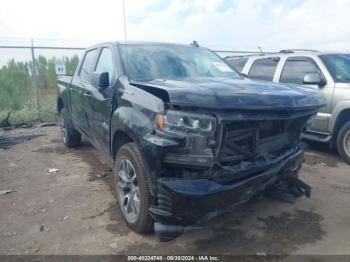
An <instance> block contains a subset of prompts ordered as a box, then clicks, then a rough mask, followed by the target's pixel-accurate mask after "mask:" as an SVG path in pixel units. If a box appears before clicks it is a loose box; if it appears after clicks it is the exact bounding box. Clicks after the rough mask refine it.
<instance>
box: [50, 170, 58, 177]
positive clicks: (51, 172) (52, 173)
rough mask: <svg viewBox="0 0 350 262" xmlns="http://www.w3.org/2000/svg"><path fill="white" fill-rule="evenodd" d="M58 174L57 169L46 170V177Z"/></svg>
mask: <svg viewBox="0 0 350 262" xmlns="http://www.w3.org/2000/svg"><path fill="white" fill-rule="evenodd" d="M57 172H58V168H49V169H48V175H49V176H50V175H54V174H56V173H57Z"/></svg>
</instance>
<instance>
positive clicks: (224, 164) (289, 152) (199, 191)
mask: <svg viewBox="0 0 350 262" xmlns="http://www.w3.org/2000/svg"><path fill="white" fill-rule="evenodd" d="M315 113H316V111H315V110H299V111H290V110H285V111H282V110H276V111H264V110H260V111H247V110H246V111H237V110H236V111H227V110H226V111H215V112H212V111H210V112H204V113H203V112H202V111H201V112H200V113H190V114H189V113H184V112H181V111H170V110H169V111H168V113H167V114H166V115H164V116H157V132H156V133H155V134H153V135H147V136H145V137H144V139H145V140H147V141H148V143H149V144H152V145H154V146H155V147H156V148H157V150H158V151H160V152H161V153H160V154H159V155H160V156H161V158H162V159H161V163H162V164H161V167H160V170H159V172H160V175H159V176H158V179H157V186H156V203H155V204H154V205H152V206H151V207H150V209H149V212H150V214H151V215H152V217H153V219H154V220H155V232H156V235H157V236H158V238H159V239H160V240H162V241H166V240H170V239H172V238H174V237H176V236H177V235H179V234H181V233H184V232H186V231H187V230H191V229H194V228H197V227H200V226H201V225H203V224H204V223H205V222H206V221H208V220H209V219H211V218H213V217H216V216H218V215H220V214H223V213H226V212H229V211H230V210H232V209H233V208H234V207H236V206H238V205H241V204H242V203H244V202H247V201H248V200H249V199H251V198H252V197H254V196H257V195H259V194H263V193H266V194H267V195H269V196H271V197H275V198H278V199H281V200H284V201H287V202H290V203H293V202H294V201H295V198H297V197H300V196H303V195H306V196H307V197H309V196H310V193H311V188H310V187H309V186H308V185H306V184H305V183H303V182H302V181H300V180H299V179H298V177H297V173H298V172H299V170H300V168H301V166H302V163H303V152H304V147H303V144H302V142H301V140H300V135H301V132H302V130H303V129H304V127H305V125H306V123H307V121H308V119H309V117H310V116H311V115H313V114H315Z"/></svg>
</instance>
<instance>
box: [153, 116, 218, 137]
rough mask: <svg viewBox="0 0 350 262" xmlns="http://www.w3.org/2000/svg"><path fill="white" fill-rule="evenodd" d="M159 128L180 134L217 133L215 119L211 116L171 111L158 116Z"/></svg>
mask: <svg viewBox="0 0 350 262" xmlns="http://www.w3.org/2000/svg"><path fill="white" fill-rule="evenodd" d="M156 122H157V127H158V128H160V129H163V130H169V131H180V132H205V133H211V132H214V131H215V118H214V117H212V116H210V115H204V114H197V113H187V112H181V111H172V110H169V111H167V112H166V114H165V115H162V114H158V115H157V121H156Z"/></svg>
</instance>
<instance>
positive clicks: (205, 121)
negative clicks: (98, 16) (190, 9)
mask: <svg viewBox="0 0 350 262" xmlns="http://www.w3.org/2000/svg"><path fill="white" fill-rule="evenodd" d="M58 88H59V95H58V99H57V110H58V113H59V116H60V129H61V137H62V141H63V143H64V144H65V145H66V146H68V147H74V146H78V145H79V144H80V141H81V136H84V137H85V138H86V139H87V140H88V141H90V142H91V144H92V145H93V146H95V147H96V148H97V149H98V150H99V151H100V152H101V154H102V155H104V156H105V157H106V158H107V159H108V160H109V161H110V163H111V164H112V165H114V170H115V171H114V178H115V189H116V195H117V202H118V204H119V207H120V210H121V213H122V215H123V217H124V219H125V221H126V223H127V225H128V226H129V227H130V228H132V229H133V230H135V231H136V232H139V233H145V232H148V231H150V230H151V229H152V226H153V225H154V230H155V233H156V234H157V236H158V237H159V239H160V240H169V239H172V238H173V237H176V236H177V235H178V234H180V233H182V232H184V231H186V230H189V229H193V228H196V227H197V226H200V225H202V224H203V223H204V222H205V221H207V220H209V219H210V218H212V217H215V216H217V215H219V214H222V213H225V212H227V211H229V210H231V209H232V208H234V207H235V206H237V205H239V204H242V203H244V202H246V201H248V200H249V199H251V198H252V197H254V196H256V195H258V194H262V193H264V192H269V194H270V195H271V196H277V197H279V198H281V199H284V200H286V201H289V202H293V201H294V200H295V198H296V197H299V196H302V195H304V194H305V195H306V196H310V188H309V187H308V186H307V185H306V184H304V183H303V182H302V181H300V180H299V179H298V178H297V173H298V171H299V170H300V168H301V165H302V162H303V160H302V159H303V146H302V143H301V142H300V134H301V132H302V130H303V128H304V127H305V125H306V123H307V121H308V119H309V118H310V117H311V116H312V115H314V114H316V112H317V110H318V109H319V108H320V107H321V106H323V105H324V102H325V101H324V98H323V96H322V95H321V94H320V93H319V92H318V91H317V90H313V89H309V88H303V87H298V86H285V85H280V84H274V83H267V82H266V83H262V82H255V81H252V80H249V79H246V78H243V77H241V76H240V75H239V74H238V73H237V72H235V71H234V70H232V69H231V68H230V67H229V66H228V65H227V64H226V63H225V61H224V60H222V59H221V58H220V57H219V56H217V55H216V54H215V53H213V52H211V51H209V50H208V49H205V48H200V47H196V46H186V45H177V44H158V43H128V44H127V45H126V44H124V43H118V42H116V43H103V44H99V45H95V46H92V47H90V48H88V49H87V50H86V52H85V55H84V57H83V59H82V60H81V61H80V63H79V65H78V67H77V70H76V72H75V74H74V76H73V77H69V76H62V77H59V78H58Z"/></svg>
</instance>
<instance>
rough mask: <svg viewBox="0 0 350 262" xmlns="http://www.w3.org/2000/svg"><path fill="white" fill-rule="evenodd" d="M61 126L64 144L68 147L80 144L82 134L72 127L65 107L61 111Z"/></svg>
mask: <svg viewBox="0 0 350 262" xmlns="http://www.w3.org/2000/svg"><path fill="white" fill-rule="evenodd" d="M59 126H60V134H61V140H62V142H63V144H65V145H66V146H67V147H76V146H79V145H80V143H81V135H80V133H79V132H78V131H77V130H75V129H74V128H73V127H72V124H71V122H70V120H69V118H68V116H67V111H66V109H65V108H62V109H61V111H60V115H59Z"/></svg>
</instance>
